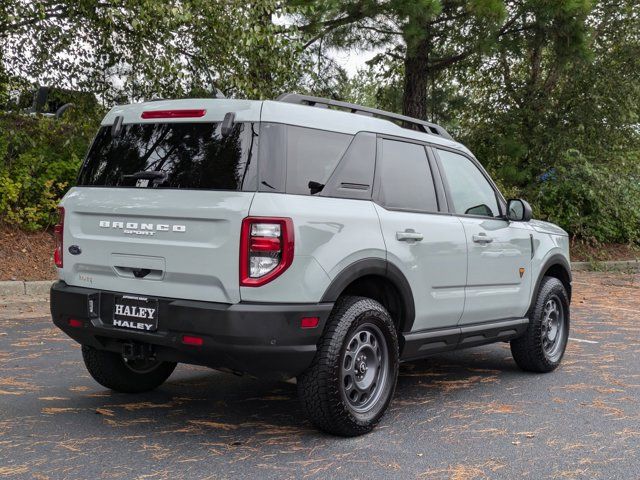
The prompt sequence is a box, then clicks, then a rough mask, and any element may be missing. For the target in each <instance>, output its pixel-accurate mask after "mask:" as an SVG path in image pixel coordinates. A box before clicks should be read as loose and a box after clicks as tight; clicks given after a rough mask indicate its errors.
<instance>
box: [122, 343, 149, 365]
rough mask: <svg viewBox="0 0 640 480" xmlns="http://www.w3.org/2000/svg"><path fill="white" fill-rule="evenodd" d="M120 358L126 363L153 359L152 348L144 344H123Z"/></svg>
mask: <svg viewBox="0 0 640 480" xmlns="http://www.w3.org/2000/svg"><path fill="white" fill-rule="evenodd" d="M122 356H123V357H124V358H125V360H128V361H133V360H147V359H149V360H153V359H155V353H154V352H153V346H152V345H147V344H144V343H123V344H122Z"/></svg>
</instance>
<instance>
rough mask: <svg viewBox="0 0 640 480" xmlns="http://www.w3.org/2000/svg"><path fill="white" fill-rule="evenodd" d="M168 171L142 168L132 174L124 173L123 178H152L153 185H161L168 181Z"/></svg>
mask: <svg viewBox="0 0 640 480" xmlns="http://www.w3.org/2000/svg"><path fill="white" fill-rule="evenodd" d="M167 177H168V175H167V172H161V171H157V170H142V171H140V172H136V173H132V174H130V175H122V179H123V180H152V181H153V182H152V183H153V185H160V184H162V183H164V182H166V181H167Z"/></svg>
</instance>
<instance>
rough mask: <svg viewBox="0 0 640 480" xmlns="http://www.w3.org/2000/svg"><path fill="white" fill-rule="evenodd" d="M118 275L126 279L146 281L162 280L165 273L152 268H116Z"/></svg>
mask: <svg viewBox="0 0 640 480" xmlns="http://www.w3.org/2000/svg"><path fill="white" fill-rule="evenodd" d="M113 268H114V269H115V271H116V273H117V274H118V275H119V276H121V277H125V278H144V279H145V280H162V276H163V274H164V272H163V271H162V270H154V269H151V268H134V267H124V266H114V267H113Z"/></svg>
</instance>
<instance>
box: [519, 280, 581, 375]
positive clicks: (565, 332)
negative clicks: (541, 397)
mask: <svg viewBox="0 0 640 480" xmlns="http://www.w3.org/2000/svg"><path fill="white" fill-rule="evenodd" d="M568 339H569V297H568V295H567V291H566V290H565V288H564V285H563V284H562V282H561V281H560V280H558V279H557V278H554V277H544V278H543V279H542V282H541V283H540V288H539V290H538V296H537V298H536V301H535V304H534V305H533V308H532V310H531V312H530V315H529V326H528V328H527V331H526V332H525V334H524V335H523V336H522V337H520V338H517V339H515V340H512V341H511V354H512V355H513V358H514V360H515V361H516V363H517V364H518V366H519V367H520V368H522V369H523V370H526V371H529V372H539V373H544V372H550V371H552V370H555V369H556V368H557V367H558V365H560V361H561V360H562V357H563V356H564V351H565V349H566V347H567V340H568Z"/></svg>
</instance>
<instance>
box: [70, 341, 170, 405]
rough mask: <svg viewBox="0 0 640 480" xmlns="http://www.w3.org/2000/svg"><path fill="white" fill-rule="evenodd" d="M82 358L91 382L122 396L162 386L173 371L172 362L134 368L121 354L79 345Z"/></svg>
mask: <svg viewBox="0 0 640 480" xmlns="http://www.w3.org/2000/svg"><path fill="white" fill-rule="evenodd" d="M82 358H83V359H84V364H85V365H86V367H87V370H88V371H89V373H90V374H91V376H92V377H93V379H94V380H95V381H96V382H98V383H99V384H100V385H102V386H104V387H107V388H110V389H111V390H115V391H116V392H122V393H142V392H148V391H151V390H153V389H155V388H157V387H159V386H160V385H162V384H163V383H164V381H165V380H166V379H167V378H169V376H170V375H171V374H172V373H173V370H174V369H175V368H176V364H175V363H173V362H157V363H155V364H150V365H148V366H147V367H146V368H135V366H134V365H133V364H131V365H130V364H128V363H127V362H126V361H125V359H124V358H123V357H122V355H120V354H118V353H114V352H108V351H105V350H97V349H95V348H93V347H89V346H86V345H83V346H82Z"/></svg>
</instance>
